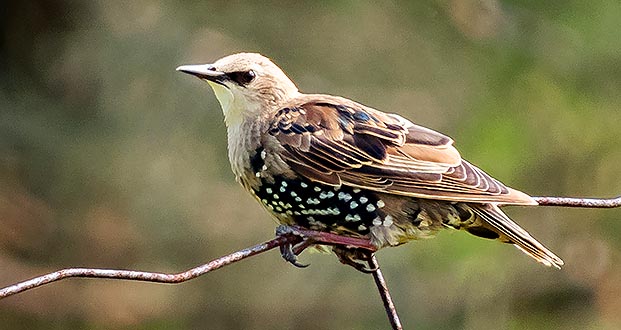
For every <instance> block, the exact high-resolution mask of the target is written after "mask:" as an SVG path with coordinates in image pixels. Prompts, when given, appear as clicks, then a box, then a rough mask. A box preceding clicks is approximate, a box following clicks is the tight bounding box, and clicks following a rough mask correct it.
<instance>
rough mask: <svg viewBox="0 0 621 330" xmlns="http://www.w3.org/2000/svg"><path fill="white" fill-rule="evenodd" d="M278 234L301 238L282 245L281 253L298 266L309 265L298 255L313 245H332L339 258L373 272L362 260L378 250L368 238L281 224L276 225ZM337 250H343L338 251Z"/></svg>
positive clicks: (366, 259)
mask: <svg viewBox="0 0 621 330" xmlns="http://www.w3.org/2000/svg"><path fill="white" fill-rule="evenodd" d="M276 235H277V236H295V237H298V238H299V240H298V242H296V243H293V244H292V243H288V244H285V245H282V246H281V247H280V254H281V255H282V257H283V259H285V260H286V261H288V262H290V263H291V264H293V265H294V266H296V267H307V266H308V265H305V264H300V263H299V262H298V260H297V256H298V255H299V254H300V253H302V251H304V250H305V249H306V248H308V247H310V246H311V245H315V244H321V245H331V246H333V250H334V251H335V253H337V256H338V257H339V260H340V261H341V262H342V263H344V264H346V265H350V266H353V267H354V268H356V269H358V270H360V271H363V272H373V271H374V270H373V269H369V268H367V267H366V266H365V265H364V264H362V262H360V260H363V261H368V260H369V258H370V254H371V253H373V252H375V251H376V250H377V247H375V245H373V243H371V241H370V240H369V239H368V238H357V237H349V236H342V235H337V234H332V233H326V232H321V231H316V230H309V229H305V228H302V227H299V226H287V225H280V226H278V227H276ZM337 251H339V252H340V251H343V253H342V255H343V256H341V253H338V252H337Z"/></svg>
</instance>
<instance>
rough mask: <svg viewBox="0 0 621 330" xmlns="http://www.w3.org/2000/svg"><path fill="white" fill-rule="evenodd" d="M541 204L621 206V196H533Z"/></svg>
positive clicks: (587, 206) (596, 206)
mask: <svg viewBox="0 0 621 330" xmlns="http://www.w3.org/2000/svg"><path fill="white" fill-rule="evenodd" d="M533 199H535V200H536V201H537V203H539V205H541V206H564V207H586V208H615V207H621V196H619V197H616V198H575V197H533Z"/></svg>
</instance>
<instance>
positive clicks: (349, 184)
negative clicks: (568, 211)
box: [177, 53, 563, 268]
mask: <svg viewBox="0 0 621 330" xmlns="http://www.w3.org/2000/svg"><path fill="white" fill-rule="evenodd" d="M177 70H178V71H181V72H184V73H188V74H191V75H194V76H196V77H198V78H200V79H201V80H204V81H206V82H207V83H208V84H209V85H210V86H211V88H212V89H213V91H214V93H215V95H216V98H217V99H218V101H219V102H220V105H221V107H222V112H223V113H224V121H225V123H226V127H227V135H228V156H229V160H230V163H231V168H232V170H233V172H234V174H235V177H236V179H237V181H238V182H239V183H241V185H242V186H243V187H244V188H245V189H246V190H247V191H248V192H250V194H252V196H254V198H255V199H256V200H257V201H258V202H259V203H261V205H263V207H264V208H265V209H266V210H267V211H268V212H269V213H270V214H271V215H272V216H274V217H275V218H276V220H277V221H278V222H279V223H280V224H282V225H287V226H299V227H301V228H306V229H310V230H314V231H320V232H327V233H331V234H337V235H339V236H344V237H356V238H364V239H368V240H369V242H370V243H371V244H372V245H373V246H374V247H375V248H376V249H380V248H383V247H387V246H396V245H400V244H403V243H405V242H408V241H410V240H415V239H421V238H427V237H432V236H433V235H434V234H435V233H436V232H437V231H438V230H440V229H443V228H453V229H463V230H465V231H467V232H469V233H470V234H473V235H476V236H479V237H483V238H487V239H495V240H499V241H501V242H505V243H510V244H512V245H514V246H515V247H517V248H518V249H520V250H521V251H522V252H524V253H526V254H527V255H529V256H530V257H532V258H534V259H535V260H537V261H538V262H540V263H542V264H544V265H546V266H554V267H556V268H560V266H561V265H563V261H562V260H561V259H560V258H559V257H557V256H556V255H554V253H552V252H551V251H550V250H548V249H547V248H546V247H544V246H543V245H542V244H541V243H539V242H538V241H537V240H535V239H534V238H533V237H532V236H531V235H530V234H529V233H528V232H526V231H525V230H524V229H522V228H521V227H520V226H519V225H518V224H516V223H515V222H513V221H512V220H511V219H510V218H509V217H507V216H506V215H505V214H504V213H503V212H502V211H501V210H500V208H499V206H500V205H537V202H536V201H535V200H534V199H533V198H531V197H530V196H528V195H526V194H525V193H522V192H520V191H517V190H515V189H512V188H509V187H507V186H505V185H504V184H502V183H501V182H499V181H498V180H496V179H494V178H492V177H491V176H489V175H488V174H486V173H485V172H483V171H482V170H480V169H479V168H477V167H476V166H474V165H472V164H470V163H469V162H467V161H465V160H463V159H462V158H461V156H460V154H459V152H458V151H457V149H455V147H454V146H453V140H452V139H451V138H450V137H448V136H446V135H443V134H441V133H438V132H435V131H433V130H431V129H428V128H425V127H422V126H419V125H416V124H414V123H412V122H411V121H409V120H407V119H405V118H403V117H401V116H399V115H397V114H392V113H384V112H381V111H378V110H376V109H373V108H370V107H367V106H364V105H362V104H360V103H357V102H354V101H352V100H349V99H346V98H342V97H338V96H332V95H325V94H303V93H300V92H299V91H298V88H297V87H296V85H295V84H294V83H293V82H292V81H291V80H290V79H289V78H288V77H287V76H286V75H285V73H284V72H283V71H282V70H281V69H280V68H279V67H278V66H276V65H275V64H274V63H272V62H271V61H270V60H269V59H268V58H266V57H264V56H262V55H260V54H254V53H240V54H234V55H229V56H226V57H224V58H221V59H219V60H217V61H216V62H215V63H213V64H201V65H183V66H180V67H178V68H177ZM333 251H334V252H335V253H336V255H337V256H338V257H339V259H340V260H341V261H342V262H344V263H348V264H352V265H354V266H355V265H356V260H361V258H360V257H359V255H358V254H357V253H356V251H355V250H354V249H349V248H347V247H344V246H337V247H333ZM290 261H291V260H290Z"/></svg>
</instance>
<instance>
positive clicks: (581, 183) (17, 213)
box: [0, 0, 621, 329]
mask: <svg viewBox="0 0 621 330" xmlns="http://www.w3.org/2000/svg"><path fill="white" fill-rule="evenodd" d="M4 9H5V10H4V11H1V12H0V15H1V16H0V286H4V285H8V284H10V283H13V282H16V281H19V280H23V279H26V278H29V277H32V276H34V275H38V274H41V273H44V272H48V271H52V270H55V269H58V268H61V267H69V266H96V267H108V268H130V269H142V270H153V271H171V272H172V271H180V270H183V269H186V268H189V267H192V266H194V265H197V264H200V263H202V262H205V261H207V260H210V259H212V258H214V257H217V256H220V255H223V254H226V253H228V252H231V251H234V250H237V249H239V248H242V247H247V246H250V245H252V244H255V243H257V242H260V241H263V240H267V239H269V238H271V237H272V236H273V233H274V227H275V223H274V222H272V220H271V219H270V218H269V216H268V215H267V214H266V212H264V211H263V210H262V209H261V207H260V206H259V205H258V204H257V203H255V201H254V200H253V199H252V198H251V197H250V196H249V195H247V194H246V193H245V192H243V191H242V189H241V187H239V186H238V185H237V184H236V183H235V182H234V178H233V176H232V174H231V172H230V170H229V165H228V161H227V158H226V139H225V127H224V124H223V121H222V114H221V111H220V108H219V105H218V103H217V101H216V99H215V97H214V96H213V94H212V92H211V91H210V90H209V89H208V86H206V85H205V84H203V83H201V82H200V81H198V80H197V79H193V78H191V77H189V76H187V75H183V74H180V73H177V72H175V70H174V69H175V67H176V66H178V65H180V64H187V63H209V62H212V61H214V60H215V59H217V58H219V57H221V56H224V55H227V54H231V53H234V52H239V51H256V52H261V53H263V54H265V55H267V56H269V57H271V58H272V59H273V60H274V61H275V62H276V63H277V64H279V65H280V66H281V67H282V68H283V69H284V70H285V71H286V72H287V73H288V74H289V75H290V76H291V77H292V79H293V80H294V81H296V83H297V84H298V86H299V87H300V89H301V90H302V91H306V92H329V93H332V94H337V95H343V96H346V97H349V98H353V99H355V100H358V101H360V102H362V103H364V104H367V105H369V106H373V107H376V108H378V109H381V110H384V111H388V112H397V113H399V114H401V115H403V116H405V117H408V118H410V119H411V120H413V121H414V122H416V123H419V124H421V125H424V126H427V127H430V128H433V129H436V130H438V131H441V132H444V133H446V134H448V135H450V136H452V137H453V138H454V139H455V140H456V141H457V142H456V145H457V147H458V148H459V149H460V151H461V152H462V155H463V156H464V158H466V159H468V160H470V161H471V162H473V163H475V164H477V165H479V166H481V167H482V168H484V169H485V170H486V171H488V172H489V173H490V174H492V175H494V176H495V177H497V178H498V179H500V180H501V181H503V182H505V183H506V184H508V185H511V186H513V187H515V188H518V189H520V190H523V191H525V192H528V193H530V194H532V195H572V196H600V197H610V196H614V195H616V194H619V193H620V192H621V181H620V180H619V179H618V178H619V177H620V175H621V166H620V165H619V164H620V163H621V146H620V145H619V142H620V141H621V130H620V126H621V112H620V107H621V35H620V32H619V31H621V20H620V19H619V17H621V3H620V2H619V1H618V0H596V1H577V0H576V1H545V2H539V1H495V0H480V1H476V0H465V1H458V0H455V1H442V0H437V1H417V2H414V1H392V2H381V3H376V2H365V1H335V2H332V1H308V2H305V3H298V2H294V1H287V2H272V1H262V2H253V3H250V2H238V1H216V2H214V1H188V0H185V1H158V0H136V1H130V2H125V1H103V0H101V1H73V0H28V1H11V2H8V3H5V4H4ZM506 210H507V212H508V213H509V214H510V215H511V216H512V217H513V218H514V219H516V221H517V222H518V223H520V224H522V225H523V226H524V227H525V228H526V229H528V230H529V231H530V232H531V233H532V234H533V235H534V236H535V237H537V238H538V239H540V240H541V241H542V242H544V244H545V245H547V246H548V247H549V248H551V249H552V250H553V251H555V252H556V253H557V254H558V255H559V256H561V257H562V258H563V259H564V260H565V262H566V266H565V267H564V269H563V270H561V271H557V270H554V269H548V268H546V267H543V266H541V265H539V264H537V263H535V262H534V261H532V260H531V259H530V258H528V257H526V256H524V255H522V253H520V252H519V251H517V250H516V249H514V248H512V247H510V246H507V245H503V244H498V243H495V242H488V241H485V240H483V239H478V238H475V237H472V236H469V235H467V234H464V233H460V232H443V233H442V234H440V235H439V237H438V238H436V239H435V240H429V241H419V242H412V243H410V244H407V245H404V246H402V247H399V248H394V249H386V250H383V251H381V252H380V253H379V259H380V262H381V264H382V266H383V269H384V272H385V275H386V277H387V280H388V281H389V285H390V287H391V289H392V291H393V295H394V299H395V301H396V304H397V306H398V310H399V312H400V314H401V317H402V321H403V323H404V325H405V326H406V329H412V328H416V329H526V328H528V329H619V328H621V313H620V311H621V253H620V251H621V240H620V236H621V211H620V210H580V209H558V208H526V207H525V208H515V207H514V208H507V209H506ZM301 260H302V262H310V263H311V266H310V267H309V268H307V269H296V268H294V267H292V266H291V265H288V264H286V263H285V262H283V260H282V259H281V258H280V256H279V254H278V253H277V252H275V251H272V252H270V253H266V254H263V255H261V256H257V257H255V258H252V259H250V260H247V261H243V262H240V263H238V264H235V265H233V266H230V267H227V268H225V269H222V270H219V271H217V272H215V273H212V274H209V275H207V276H204V277H202V278H199V279H197V280H193V281H191V282H188V283H185V284H180V285H175V286H170V285H158V284H147V283H133V282H124V281H106V280H80V279H75V280H68V281H64V282H60V283H56V284H52V285H48V286H46V287H43V288H39V289H36V290H34V291H29V292H26V293H23V294H20V295H17V296H14V297H11V298H8V299H5V300H2V301H0V328H2V329H294V328H295V329H379V328H384V329H385V328H388V322H387V320H386V316H385V314H384V311H383V307H382V304H381V301H380V299H379V296H378V294H377V292H376V290H375V287H374V285H373V282H372V280H371V277H369V276H368V275H363V274H361V273H358V272H356V271H354V270H353V269H351V268H350V267H345V266H342V265H340V264H339V263H338V262H337V261H336V258H334V257H333V256H329V255H319V254H304V255H303V256H302V257H301Z"/></svg>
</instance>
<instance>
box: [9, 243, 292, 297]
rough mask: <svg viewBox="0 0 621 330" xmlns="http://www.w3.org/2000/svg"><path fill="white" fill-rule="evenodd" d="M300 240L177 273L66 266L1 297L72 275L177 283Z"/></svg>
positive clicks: (18, 285)
mask: <svg viewBox="0 0 621 330" xmlns="http://www.w3.org/2000/svg"><path fill="white" fill-rule="evenodd" d="M300 240H301V238H300V237H295V236H279V237H276V238H274V239H273V240H271V241H267V242H264V243H261V244H257V245H255V246H253V247H250V248H247V249H243V250H240V251H237V252H234V253H231V254H229V255H226V256H223V257H220V258H217V259H214V260H212V261H210V262H208V263H206V264H203V265H200V266H198V267H194V268H191V269H188V270H186V271H184V272H181V273H175V274H167V273H154V272H143V271H135V270H116V269H97V268H66V269H61V270H58V271H55V272H52V273H49V274H45V275H42V276H38V277H35V278H33V279H30V280H27V281H23V282H20V283H16V284H13V285H10V286H7V287H5V288H2V289H0V299H2V298H6V297H8V296H12V295H14V294H17V293H20V292H22V291H26V290H29V289H33V288H37V287H40V286H42V285H45V284H48V283H52V282H56V281H60V280H62V279H65V278H70V277H90V278H109V279H121V280H133V281H147V282H158V283H169V284H176V283H181V282H185V281H188V280H191V279H194V278H197V277H199V276H201V275H203V274H206V273H208V272H210V271H213V270H216V269H219V268H222V267H224V266H226V265H230V264H232V263H234V262H236V261H239V260H242V259H245V258H248V257H251V256H254V255H257V254H259V253H263V252H266V251H269V250H271V249H273V248H276V247H279V246H281V245H284V244H288V243H290V244H295V243H296V242H299V241H300Z"/></svg>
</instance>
